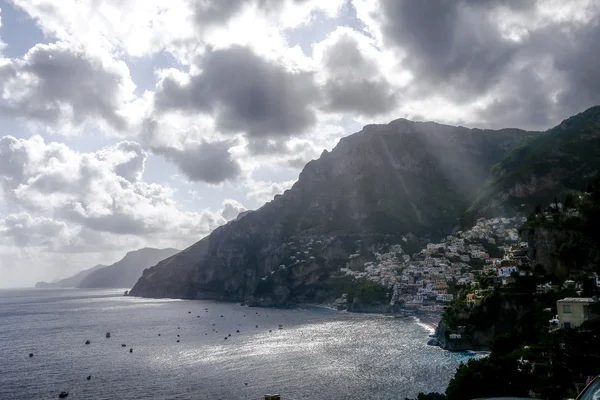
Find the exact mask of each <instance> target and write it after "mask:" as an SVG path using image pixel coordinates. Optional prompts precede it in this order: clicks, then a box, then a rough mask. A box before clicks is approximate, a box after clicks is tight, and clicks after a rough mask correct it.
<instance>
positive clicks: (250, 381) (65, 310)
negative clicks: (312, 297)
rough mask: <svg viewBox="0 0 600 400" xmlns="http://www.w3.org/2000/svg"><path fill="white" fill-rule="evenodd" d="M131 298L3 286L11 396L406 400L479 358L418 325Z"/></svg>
mask: <svg viewBox="0 0 600 400" xmlns="http://www.w3.org/2000/svg"><path fill="white" fill-rule="evenodd" d="M123 292H124V289H123V290H79V289H19V290H12V289H8V290H0V399H2V400H15V399H28V400H29V399H32V400H33V399H36V400H37V399H57V398H58V395H59V393H61V392H63V391H64V392H68V394H69V395H68V397H67V399H69V400H72V399H107V400H108V399H111V400H115V399H156V400H159V399H160V400H167V399H169V400H171V399H172V400H175V399H182V400H183V399H186V400H187V399H211V400H215V399H223V400H225V399H227V400H231V399H263V398H264V395H265V394H280V395H281V398H282V400H297V399H328V400H332V399H333V400H337V399H340V400H341V399H361V400H365V399H402V400H403V399H405V398H407V397H408V398H416V395H417V394H418V393H419V392H421V391H423V392H443V391H444V390H445V389H446V387H447V385H448V382H449V381H450V379H451V378H452V376H453V375H454V372H455V370H456V368H457V367H458V366H459V364H460V363H461V362H466V361H467V360H468V359H469V358H471V357H473V356H474V355H473V354H472V353H452V352H447V351H444V350H442V349H440V348H437V347H432V346H428V345H427V344H426V343H427V340H428V335H429V334H431V333H432V328H431V327H430V326H428V325H426V324H423V323H420V322H419V321H418V320H407V319H398V318H392V317H389V316H383V315H372V314H368V315H367V314H354V313H347V312H342V311H337V310H332V309H328V308H324V307H317V306H305V307H297V308H288V309H283V308H254V307H247V306H242V305H240V304H238V303H224V302H213V301H194V300H167V299H158V300H157V299H144V298H136V297H124V296H123ZM280 328H281V329H280ZM107 332H110V338H107V337H106V333H107ZM88 340H89V341H90V343H89V344H85V343H86V341H88ZM178 341H179V342H178ZM30 353H32V354H33V357H30V356H29V355H30ZM88 377H89V379H88Z"/></svg>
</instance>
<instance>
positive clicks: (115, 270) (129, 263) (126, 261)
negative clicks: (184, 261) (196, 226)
mask: <svg viewBox="0 0 600 400" xmlns="http://www.w3.org/2000/svg"><path fill="white" fill-rule="evenodd" d="M178 252H179V250H177V249H153V248H143V249H140V250H136V251H130V252H129V253H127V254H126V255H125V257H123V259H121V260H119V261H117V262H116V263H114V264H112V265H108V266H103V267H102V268H99V269H97V270H95V271H92V272H91V273H89V274H87V275H86V276H85V277H84V278H83V279H82V280H81V282H79V284H78V285H77V287H78V288H130V287H132V286H133V285H134V284H135V282H136V281H137V280H138V278H139V277H140V276H141V275H142V271H143V270H144V269H145V268H148V267H150V266H152V265H155V264H156V263H157V262H159V261H161V260H164V259H165V258H167V257H170V256H172V255H173V254H176V253H178Z"/></svg>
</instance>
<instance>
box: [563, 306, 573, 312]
mask: <svg viewBox="0 0 600 400" xmlns="http://www.w3.org/2000/svg"><path fill="white" fill-rule="evenodd" d="M563 313H565V314H571V305H570V304H563Z"/></svg>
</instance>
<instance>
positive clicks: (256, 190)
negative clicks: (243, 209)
mask: <svg viewBox="0 0 600 400" xmlns="http://www.w3.org/2000/svg"><path fill="white" fill-rule="evenodd" d="M294 182H295V181H286V182H266V181H256V180H249V181H247V182H245V183H244V186H245V188H246V190H247V191H246V198H247V199H248V200H251V201H254V202H256V203H257V204H260V205H262V204H264V203H266V202H268V201H271V200H273V197H275V195H278V194H282V193H283V192H284V191H286V190H287V189H289V188H291V187H292V185H293V184H294Z"/></svg>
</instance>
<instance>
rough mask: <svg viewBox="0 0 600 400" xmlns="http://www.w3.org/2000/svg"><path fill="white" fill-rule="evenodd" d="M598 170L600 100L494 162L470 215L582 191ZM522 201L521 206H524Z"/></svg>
mask: <svg viewBox="0 0 600 400" xmlns="http://www.w3.org/2000/svg"><path fill="white" fill-rule="evenodd" d="M598 173H600V106H596V107H592V108H590V109H588V110H586V111H584V112H582V113H580V114H577V115H575V116H573V117H571V118H568V119H566V120H564V121H563V122H561V123H560V124H559V125H558V126H556V127H554V128H552V129H550V130H548V131H546V132H545V133H544V134H543V135H539V136H537V137H536V138H535V140H532V141H531V142H529V143H526V144H525V145H523V146H521V147H518V148H515V149H514V150H512V151H511V152H510V153H509V154H508V155H507V156H506V157H505V158H504V159H503V160H502V161H501V162H500V163H498V164H497V165H495V166H494V167H493V168H492V170H491V173H490V176H489V178H488V179H487V181H486V183H485V185H484V187H483V188H482V189H481V190H480V192H479V194H478V196H477V199H476V201H475V202H474V203H473V204H472V206H471V207H470V209H469V210H468V213H467V214H468V215H470V217H471V218H472V217H478V216H493V215H507V214H510V213H513V212H514V211H515V210H519V209H521V210H523V209H525V210H527V212H529V211H530V210H531V208H532V206H533V205H536V204H540V203H541V204H543V203H548V202H550V201H553V200H554V198H555V197H558V198H559V199H562V198H563V197H564V196H565V195H566V194H567V193H569V192H573V191H583V190H585V189H586V187H587V185H588V184H589V183H590V181H592V180H593V179H594V177H595V176H596V175H597V174H598ZM523 205H525V206H523Z"/></svg>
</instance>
